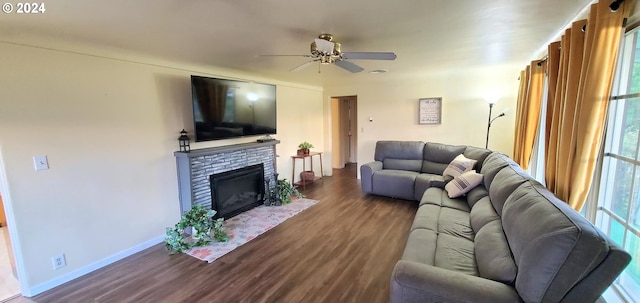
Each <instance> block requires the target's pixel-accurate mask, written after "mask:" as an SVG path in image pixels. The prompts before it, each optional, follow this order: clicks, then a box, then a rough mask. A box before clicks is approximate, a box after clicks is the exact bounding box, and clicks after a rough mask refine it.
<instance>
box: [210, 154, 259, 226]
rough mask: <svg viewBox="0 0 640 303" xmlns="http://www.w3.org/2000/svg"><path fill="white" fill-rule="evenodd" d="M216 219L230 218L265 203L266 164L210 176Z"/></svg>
mask: <svg viewBox="0 0 640 303" xmlns="http://www.w3.org/2000/svg"><path fill="white" fill-rule="evenodd" d="M209 181H210V184H211V209H213V210H215V211H216V214H215V216H214V219H217V218H224V219H225V220H226V219H229V218H231V217H233V216H235V215H238V214H240V213H242V212H244V211H247V210H249V209H252V208H254V207H256V206H259V205H262V204H263V203H264V196H265V193H264V191H265V190H264V187H265V185H264V166H263V164H262V163H261V164H256V165H251V166H247V167H243V168H239V169H234V170H230V171H226V172H222V173H218V174H214V175H211V176H209Z"/></svg>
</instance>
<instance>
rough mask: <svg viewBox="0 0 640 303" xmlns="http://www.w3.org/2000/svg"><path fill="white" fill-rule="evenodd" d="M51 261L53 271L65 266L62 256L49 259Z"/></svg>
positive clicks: (65, 261) (65, 262)
mask: <svg viewBox="0 0 640 303" xmlns="http://www.w3.org/2000/svg"><path fill="white" fill-rule="evenodd" d="M51 261H52V262H53V269H60V268H62V267H65V266H67V260H65V258H64V254H59V255H57V256H53V257H51Z"/></svg>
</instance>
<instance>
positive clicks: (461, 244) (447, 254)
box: [434, 234, 478, 276]
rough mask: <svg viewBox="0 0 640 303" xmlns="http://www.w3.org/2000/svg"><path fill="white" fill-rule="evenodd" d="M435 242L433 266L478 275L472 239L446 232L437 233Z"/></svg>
mask: <svg viewBox="0 0 640 303" xmlns="http://www.w3.org/2000/svg"><path fill="white" fill-rule="evenodd" d="M436 243H437V244H436V245H437V247H436V259H435V262H434V265H435V266H437V267H440V268H444V269H448V270H453V271H457V272H461V273H464V274H468V275H472V276H477V275H478V267H477V266H476V257H475V254H474V251H473V250H474V248H473V241H470V240H467V239H464V238H460V237H456V236H451V235H447V234H438V240H437V241H436Z"/></svg>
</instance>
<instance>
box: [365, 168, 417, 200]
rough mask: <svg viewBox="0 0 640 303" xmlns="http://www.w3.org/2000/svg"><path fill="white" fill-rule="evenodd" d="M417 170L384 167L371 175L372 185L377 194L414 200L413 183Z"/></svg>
mask: <svg viewBox="0 0 640 303" xmlns="http://www.w3.org/2000/svg"><path fill="white" fill-rule="evenodd" d="M416 176H418V173H417V172H412V171H406V170H394V169H383V170H379V171H377V172H376V173H375V174H373V176H372V177H371V185H372V186H371V187H372V189H373V193H374V194H376V195H382V196H388V197H395V198H401V199H407V200H413V185H414V183H415V179H416Z"/></svg>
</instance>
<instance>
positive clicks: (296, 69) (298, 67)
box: [289, 59, 320, 72]
mask: <svg viewBox="0 0 640 303" xmlns="http://www.w3.org/2000/svg"><path fill="white" fill-rule="evenodd" d="M319 60H320V59H314V60H311V61H307V62H305V63H302V64H300V65H298V66H296V67H294V68H292V69H290V70H289V71H290V72H295V71H299V70H301V69H303V68H305V67H307V66H309V65H311V63H314V62H318V61H319Z"/></svg>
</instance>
